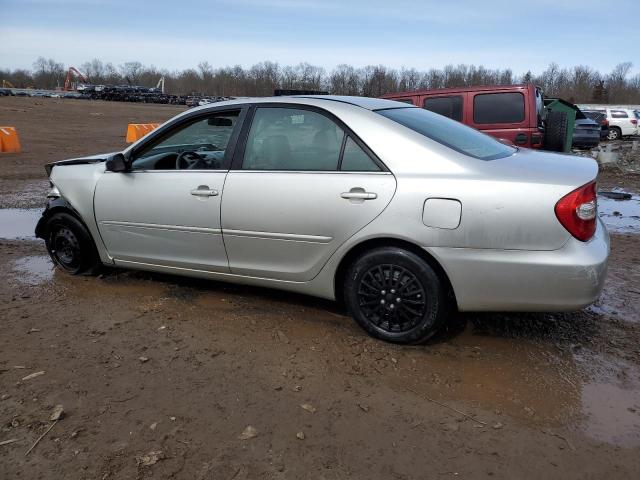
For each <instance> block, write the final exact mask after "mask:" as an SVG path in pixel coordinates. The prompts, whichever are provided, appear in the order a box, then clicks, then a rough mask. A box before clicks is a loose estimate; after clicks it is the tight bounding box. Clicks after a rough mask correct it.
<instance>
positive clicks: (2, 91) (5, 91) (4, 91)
mask: <svg viewBox="0 0 640 480" xmlns="http://www.w3.org/2000/svg"><path fill="white" fill-rule="evenodd" d="M12 95H13V92H12V91H11V89H9V88H0V97H10V96H12Z"/></svg>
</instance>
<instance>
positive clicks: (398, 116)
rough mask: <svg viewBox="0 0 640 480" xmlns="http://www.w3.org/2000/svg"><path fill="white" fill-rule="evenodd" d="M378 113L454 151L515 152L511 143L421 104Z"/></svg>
mask: <svg viewBox="0 0 640 480" xmlns="http://www.w3.org/2000/svg"><path fill="white" fill-rule="evenodd" d="M377 113H379V114H380V115H382V116H384V117H386V118H389V119H391V120H393V121H394V122H397V123H399V124H401V125H404V126H405V127H407V128H410V129H411V130H413V131H414V132H418V133H419V134H421V135H424V136H425V137H427V138H430V139H431V140H434V141H436V142H438V143H440V144H442V145H445V146H447V147H449V148H451V149H453V150H455V151H457V152H460V153H463V154H465V155H468V156H470V157H474V158H478V159H480V160H494V159H496V158H504V157H508V156H509V155H512V154H514V153H515V152H516V149H515V148H514V147H510V146H508V145H505V144H503V143H500V142H498V141H497V140H496V139H494V138H493V137H490V136H489V135H485V134H484V133H481V132H479V131H478V130H475V129H473V128H471V127H467V126H466V125H464V124H462V123H460V122H456V121H454V120H451V119H449V118H445V117H443V116H442V115H436V114H435V113H433V112H430V111H428V110H424V109H422V108H393V109H388V110H378V111H377Z"/></svg>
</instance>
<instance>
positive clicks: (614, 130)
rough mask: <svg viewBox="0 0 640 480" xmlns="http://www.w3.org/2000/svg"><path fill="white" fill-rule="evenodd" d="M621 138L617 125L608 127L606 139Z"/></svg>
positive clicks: (620, 131)
mask: <svg viewBox="0 0 640 480" xmlns="http://www.w3.org/2000/svg"><path fill="white" fill-rule="evenodd" d="M621 138H622V130H620V129H619V128H618V127H609V135H608V136H607V140H620V139H621Z"/></svg>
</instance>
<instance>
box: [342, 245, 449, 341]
mask: <svg viewBox="0 0 640 480" xmlns="http://www.w3.org/2000/svg"><path fill="white" fill-rule="evenodd" d="M345 300H346V304H347V308H348V309H349V312H350V313H351V315H352V316H353V318H354V319H355V320H356V322H358V324H359V325H360V326H361V327H362V328H363V329H364V330H365V331H366V332H367V333H369V335H371V336H373V337H375V338H379V339H381V340H385V341H388V342H393V343H408V344H417V343H422V342H425V341H426V340H427V339H429V338H430V337H431V336H433V335H434V334H435V333H436V332H437V330H438V329H439V327H440V326H441V325H442V324H443V323H444V321H445V320H446V317H447V314H448V299H447V291H446V286H445V284H444V283H443V281H442V279H441V278H440V277H439V276H438V274H437V273H436V272H435V271H434V269H433V268H432V267H431V266H430V265H429V264H428V263H427V262H425V261H424V260H423V259H422V258H420V257H419V256H418V255H416V254H414V253H412V252H409V251H407V250H403V249H401V248H396V247H383V248H377V249H374V250H371V251H369V252H366V253H364V254H363V255H361V256H360V257H359V258H358V259H357V260H356V261H355V262H354V263H353V264H352V265H351V267H350V268H349V271H348V272H347V278H346V281H345Z"/></svg>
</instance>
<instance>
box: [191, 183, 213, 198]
mask: <svg viewBox="0 0 640 480" xmlns="http://www.w3.org/2000/svg"><path fill="white" fill-rule="evenodd" d="M191 195H194V196H196V197H215V196H217V195H218V190H215V189H213V188H209V186H208V185H200V186H199V187H198V188H194V189H193V190H191Z"/></svg>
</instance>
